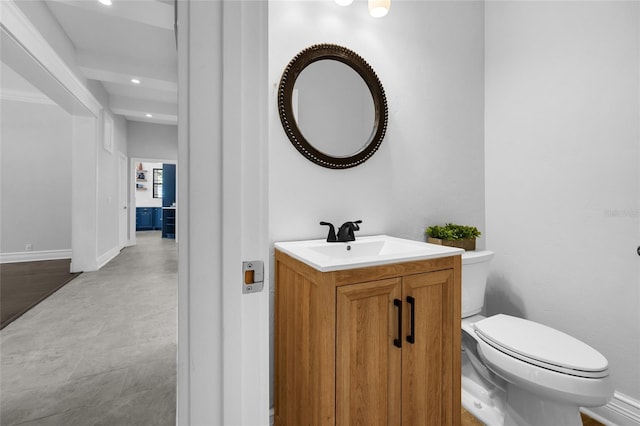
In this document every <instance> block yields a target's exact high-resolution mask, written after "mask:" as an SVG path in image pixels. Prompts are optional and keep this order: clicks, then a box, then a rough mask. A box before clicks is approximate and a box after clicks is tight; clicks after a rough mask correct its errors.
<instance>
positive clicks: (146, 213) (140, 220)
mask: <svg viewBox="0 0 640 426" xmlns="http://www.w3.org/2000/svg"><path fill="white" fill-rule="evenodd" d="M154 229H162V208H160V207H137V208H136V231H151V230H154Z"/></svg>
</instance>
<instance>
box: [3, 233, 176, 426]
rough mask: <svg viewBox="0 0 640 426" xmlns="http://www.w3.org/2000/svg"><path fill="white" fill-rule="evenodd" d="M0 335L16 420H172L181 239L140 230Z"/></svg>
mask: <svg viewBox="0 0 640 426" xmlns="http://www.w3.org/2000/svg"><path fill="white" fill-rule="evenodd" d="M136 238H137V245H136V246H134V247H128V248H125V249H124V250H122V252H121V253H120V255H118V256H117V257H116V258H115V259H114V260H113V261H111V262H110V263H109V264H107V265H106V266H105V267H103V268H102V269H101V270H100V271H98V272H89V273H84V274H82V275H81V276H80V277H78V278H76V279H75V280H73V281H72V282H71V283H69V284H68V285H66V286H64V287H63V288H61V289H60V290H59V291H57V292H56V293H54V294H53V295H52V296H50V297H49V298H48V299H46V300H45V301H43V302H42V303H40V304H39V305H37V306H36V307H34V308H33V309H32V310H31V311H29V312H27V313H26V314H24V315H23V316H22V317H20V318H19V319H17V320H16V321H15V322H13V323H12V324H10V325H9V326H7V327H6V328H5V329H3V330H2V331H1V332H0V339H1V340H0V342H1V346H0V358H1V374H2V380H1V388H0V390H1V406H0V412H1V418H0V423H1V424H2V425H3V426H11V425H69V426H72V425H82V426H88V425H111V426H124V425H140V426H144V425H154V426H155V425H174V424H175V413H176V404H175V398H176V391H175V386H176V338H177V336H176V319H177V308H176V304H177V303H176V298H177V269H178V266H177V252H176V243H175V240H167V239H162V238H160V233H159V232H139V233H137V235H136Z"/></svg>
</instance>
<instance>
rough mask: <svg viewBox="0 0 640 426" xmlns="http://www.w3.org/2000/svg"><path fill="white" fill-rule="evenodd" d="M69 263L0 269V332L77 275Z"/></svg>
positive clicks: (14, 265)
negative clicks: (73, 272) (72, 271)
mask: <svg viewBox="0 0 640 426" xmlns="http://www.w3.org/2000/svg"><path fill="white" fill-rule="evenodd" d="M70 263H71V261H70V260H69V259H60V260H43V261H38V262H19V263H3V264H1V265H0V329H3V328H4V327H6V326H7V325H8V324H10V323H11V322H12V321H14V320H15V319H16V318H18V317H20V315H22V314H24V313H25V312H27V311H28V310H29V309H31V308H32V307H34V306H35V305H37V304H38V303H40V302H41V301H43V300H44V299H46V298H47V297H49V296H50V295H51V294H52V293H54V292H55V291H57V290H58V289H60V287H62V286H63V285H65V284H67V283H68V282H69V281H71V280H72V279H74V278H75V277H76V276H78V275H79V274H72V273H70V272H69V269H70V268H69V267H70Z"/></svg>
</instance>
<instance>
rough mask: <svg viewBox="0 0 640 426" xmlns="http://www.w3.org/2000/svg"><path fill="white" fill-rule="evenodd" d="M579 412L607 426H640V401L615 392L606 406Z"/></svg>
mask: <svg viewBox="0 0 640 426" xmlns="http://www.w3.org/2000/svg"><path fill="white" fill-rule="evenodd" d="M581 411H583V412H584V413H586V414H587V415H589V416H591V417H593V418H594V419H596V420H598V421H599V422H600V423H603V424H605V425H607V426H640V401H638V400H636V399H633V398H631V397H630V396H627V395H625V394H623V393H620V392H617V391H616V392H615V393H614V394H613V398H612V399H611V401H609V403H608V404H607V405H605V406H603V407H597V408H583V409H581Z"/></svg>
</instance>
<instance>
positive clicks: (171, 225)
mask: <svg viewBox="0 0 640 426" xmlns="http://www.w3.org/2000/svg"><path fill="white" fill-rule="evenodd" d="M175 237H176V209H164V213H163V222H162V238H175Z"/></svg>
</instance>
